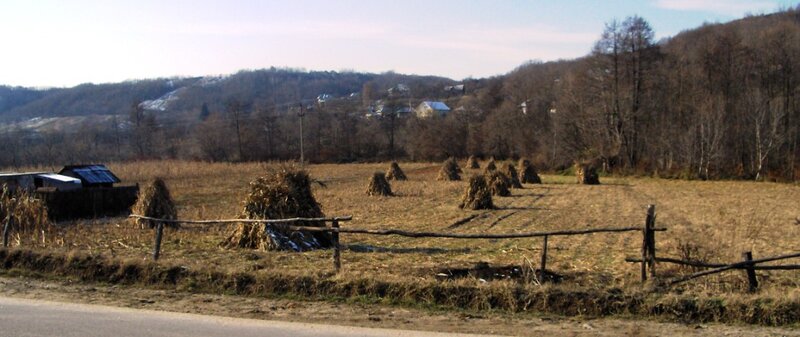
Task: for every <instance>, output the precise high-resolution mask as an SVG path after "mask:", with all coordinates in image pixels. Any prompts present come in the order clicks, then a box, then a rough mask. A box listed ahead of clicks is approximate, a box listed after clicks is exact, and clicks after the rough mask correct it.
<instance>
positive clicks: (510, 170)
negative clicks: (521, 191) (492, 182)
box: [503, 163, 522, 188]
mask: <svg viewBox="0 0 800 337" xmlns="http://www.w3.org/2000/svg"><path fill="white" fill-rule="evenodd" d="M503 173H504V174H505V175H506V176H507V177H508V179H509V181H510V182H511V188H522V184H520V182H519V176H518V175H517V169H516V168H515V167H514V164H511V163H508V164H505V165H503Z"/></svg>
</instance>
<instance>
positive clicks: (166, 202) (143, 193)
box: [131, 178, 178, 228]
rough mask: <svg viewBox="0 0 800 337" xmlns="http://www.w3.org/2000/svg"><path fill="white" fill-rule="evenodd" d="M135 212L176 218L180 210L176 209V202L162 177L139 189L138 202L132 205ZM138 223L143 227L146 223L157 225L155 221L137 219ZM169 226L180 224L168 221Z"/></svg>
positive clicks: (154, 216) (156, 216)
mask: <svg viewBox="0 0 800 337" xmlns="http://www.w3.org/2000/svg"><path fill="white" fill-rule="evenodd" d="M131 212H132V213H133V214H138V215H143V216H147V217H151V218H160V219H170V220H174V219H176V218H177V217H178V212H177V211H176V210H175V202H174V201H173V200H172V196H171V195H170V193H169V189H168V188H167V184H166V183H164V180H162V179H161V178H156V179H155V180H153V181H152V182H151V183H150V184H149V185H147V187H145V188H144V189H143V190H140V191H139V196H138V198H137V199H136V203H135V204H134V205H133V207H131ZM135 221H136V224H138V225H139V226H140V227H141V228H144V227H145V225H147V226H149V227H150V228H153V227H155V226H156V222H155V221H150V220H143V219H136V220H135ZM165 225H166V226H167V227H178V224H176V223H171V222H167V223H165Z"/></svg>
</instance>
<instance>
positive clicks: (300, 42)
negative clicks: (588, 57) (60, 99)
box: [0, 0, 797, 87]
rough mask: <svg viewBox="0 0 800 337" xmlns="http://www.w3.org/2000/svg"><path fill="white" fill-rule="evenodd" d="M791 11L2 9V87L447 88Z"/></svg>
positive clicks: (28, 5)
mask: <svg viewBox="0 0 800 337" xmlns="http://www.w3.org/2000/svg"><path fill="white" fill-rule="evenodd" d="M796 3H797V0H791V1H790V0H751V1H747V0H641V1H632V0H630V1H626V0H617V1H615V0H608V1H589V0H587V1H565V0H561V1H499V0H496V1H488V0H487V1H477V0H476V1H465V0H461V1H458V0H448V1H434V0H427V1H418V0H406V1H388V0H385V1H380V0H372V1H369V0H363V1H351V0H344V1H332V0H329V1H322V0H318V1H312V0H304V1H299V0H295V1H266V0H264V1H244V0H243V1H235V0H228V1H207V0H186V1H183V0H155V1H151V0H134V1H114V0H97V1H89V0H72V1H63V0H19V1H18V0H0V41H2V44H3V47H2V52H0V84H6V85H21V86H37V87H45V86H73V85H77V84H80V83H87V82H93V83H105V82H118V81H124V80H129V79H142V78H155V77H170V76H202V75H216V74H228V73H233V72H236V71H238V70H241V69H259V68H268V67H270V66H276V67H294V68H305V69H307V70H335V71H341V70H356V71H367V72H384V71H388V70H393V71H396V72H400V73H409V74H425V75H440V76H447V77H451V78H453V79H462V78H465V77H469V76H472V77H485V76H492V75H498V74H503V73H506V72H508V71H510V70H512V69H513V68H515V67H517V66H518V65H520V64H522V63H523V62H525V61H527V60H532V59H536V60H543V61H549V60H555V59H559V58H575V57H579V56H582V55H585V54H587V53H588V52H589V50H590V49H591V46H592V45H593V43H594V42H595V41H596V40H597V39H598V37H599V36H600V34H601V33H602V31H603V25H604V23H606V22H608V21H610V20H612V19H615V18H617V19H624V18H625V17H627V16H630V15H639V16H642V17H644V18H645V19H646V20H648V21H649V22H650V24H651V25H652V26H653V28H654V30H655V32H656V36H657V38H662V37H667V36H672V35H675V34H677V33H678V32H680V31H682V30H685V29H690V28H694V27H697V26H699V25H701V24H702V23H703V22H726V21H730V20H732V19H736V18H739V17H742V16H744V15H745V14H746V13H753V14H760V13H769V12H773V11H775V10H777V9H779V8H785V7H794V6H797V4H796Z"/></svg>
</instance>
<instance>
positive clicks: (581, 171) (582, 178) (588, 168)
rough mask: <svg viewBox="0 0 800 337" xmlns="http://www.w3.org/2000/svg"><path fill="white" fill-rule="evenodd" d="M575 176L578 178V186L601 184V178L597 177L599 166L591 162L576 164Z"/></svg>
mask: <svg viewBox="0 0 800 337" xmlns="http://www.w3.org/2000/svg"><path fill="white" fill-rule="evenodd" d="M575 176H576V177H577V178H578V184H584V185H599V184H600V178H599V176H598V175H597V166H596V165H595V164H594V163H592V162H589V161H584V162H575Z"/></svg>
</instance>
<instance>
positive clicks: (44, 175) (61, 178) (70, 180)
mask: <svg viewBox="0 0 800 337" xmlns="http://www.w3.org/2000/svg"><path fill="white" fill-rule="evenodd" d="M38 176H39V177H42V178H47V179H51V180H55V181H60V182H64V183H72V184H80V183H81V180H80V179H76V178H73V177H69V176H65V175H61V174H56V173H42V174H38Z"/></svg>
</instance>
